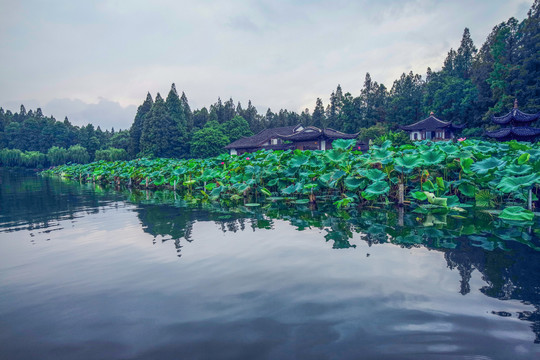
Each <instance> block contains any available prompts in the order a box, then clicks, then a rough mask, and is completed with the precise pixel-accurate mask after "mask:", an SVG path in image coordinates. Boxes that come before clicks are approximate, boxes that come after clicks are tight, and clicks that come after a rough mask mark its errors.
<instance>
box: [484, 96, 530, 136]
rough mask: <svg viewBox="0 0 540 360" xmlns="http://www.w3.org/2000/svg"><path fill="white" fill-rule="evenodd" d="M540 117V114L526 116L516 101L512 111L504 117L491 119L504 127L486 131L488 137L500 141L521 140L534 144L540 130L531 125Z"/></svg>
mask: <svg viewBox="0 0 540 360" xmlns="http://www.w3.org/2000/svg"><path fill="white" fill-rule="evenodd" d="M539 117H540V112H538V113H536V114H526V113H524V112H521V111H519V110H518V104H517V99H516V100H515V101H514V108H513V109H512V111H510V112H509V113H508V114H506V115H504V116H499V117H495V116H493V117H492V118H491V121H493V123H494V124H496V125H502V126H504V127H502V128H501V129H499V130H495V131H486V136H489V137H490V138H493V139H496V140H499V141H509V140H519V141H531V142H534V141H535V140H536V138H537V137H538V136H540V129H539V128H535V127H531V123H532V122H533V121H536V120H538V118H539Z"/></svg>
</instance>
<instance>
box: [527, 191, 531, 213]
mask: <svg viewBox="0 0 540 360" xmlns="http://www.w3.org/2000/svg"><path fill="white" fill-rule="evenodd" d="M527 205H528V209H529V210H532V189H529V201H528V203H527Z"/></svg>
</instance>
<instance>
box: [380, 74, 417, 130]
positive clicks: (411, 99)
mask: <svg viewBox="0 0 540 360" xmlns="http://www.w3.org/2000/svg"><path fill="white" fill-rule="evenodd" d="M424 84H425V83H424V81H423V80H422V76H420V75H418V74H414V73H413V72H412V71H411V72H409V74H405V73H403V74H401V77H400V78H399V80H396V81H394V85H393V86H392V89H391V90H390V96H389V104H388V105H389V106H388V119H389V120H390V121H391V122H393V123H395V124H400V125H405V124H409V123H412V122H416V121H418V120H421V117H422V116H423V115H424V111H423V109H422V101H423V96H424Z"/></svg>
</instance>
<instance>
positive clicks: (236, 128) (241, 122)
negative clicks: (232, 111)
mask: <svg viewBox="0 0 540 360" xmlns="http://www.w3.org/2000/svg"><path fill="white" fill-rule="evenodd" d="M221 129H222V131H223V134H224V135H225V136H227V137H228V138H229V141H230V142H233V141H236V140H238V139H240V138H242V137H247V136H251V135H253V132H251V130H250V129H249V124H248V122H247V121H246V119H244V118H243V117H242V116H238V115H237V116H235V117H234V118H232V119H231V120H229V121H227V122H226V123H224V124H222V126H221Z"/></svg>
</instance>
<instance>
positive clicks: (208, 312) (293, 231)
mask: <svg viewBox="0 0 540 360" xmlns="http://www.w3.org/2000/svg"><path fill="white" fill-rule="evenodd" d="M0 176H1V178H0V179H1V184H0V359H295V358H297V359H535V358H540V316H539V314H540V251H539V250H540V242H539V238H538V236H537V233H538V230H539V229H540V227H539V226H538V222H535V223H531V224H507V223H504V222H501V221H499V220H494V219H492V218H491V217H490V215H488V214H485V213H478V214H476V215H471V216H470V217H469V218H467V219H462V218H459V217H455V216H452V215H449V214H444V213H441V214H417V213H406V214H404V215H403V216H400V215H399V213H398V211H397V210H395V211H382V210H372V211H367V210H366V211H359V210H350V211H348V212H347V213H341V214H333V213H330V212H327V211H325V210H324V209H322V208H321V209H309V208H307V207H305V206H299V207H296V208H292V209H291V208H287V207H285V206H282V205H279V204H272V205H271V206H270V207H268V208H266V209H257V210H250V209H249V208H239V209H223V208H220V207H219V206H217V205H211V204H210V205H204V206H198V207H193V206H192V207H189V206H188V205H187V204H186V203H185V202H183V201H182V200H181V199H180V196H179V195H178V194H174V193H171V192H140V191H133V192H129V191H128V190H125V189H124V190H121V191H115V190H114V189H104V188H101V187H99V186H95V185H85V184H83V185H79V184H78V183H73V182H63V181H60V180H58V179H52V178H41V177H38V176H36V175H35V174H33V173H29V172H25V173H22V172H13V171H5V170H4V171H1V172H0ZM336 215H339V217H338V216H336Z"/></svg>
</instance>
